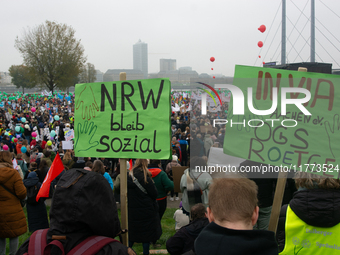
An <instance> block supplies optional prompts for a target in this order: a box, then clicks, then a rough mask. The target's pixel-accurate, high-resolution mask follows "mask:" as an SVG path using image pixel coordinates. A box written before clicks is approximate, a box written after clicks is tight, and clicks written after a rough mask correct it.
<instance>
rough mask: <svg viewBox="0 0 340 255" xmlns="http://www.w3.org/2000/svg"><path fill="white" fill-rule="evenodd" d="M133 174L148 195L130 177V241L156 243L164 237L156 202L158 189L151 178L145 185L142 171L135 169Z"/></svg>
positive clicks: (128, 181)
mask: <svg viewBox="0 0 340 255" xmlns="http://www.w3.org/2000/svg"><path fill="white" fill-rule="evenodd" d="M133 174H134V177H135V178H136V179H137V180H138V182H139V183H140V184H141V186H142V187H143V188H144V189H145V191H146V192H147V194H145V193H144V192H143V191H142V190H141V189H140V188H138V187H137V185H136V184H135V183H134V182H133V180H132V177H131V176H128V180H127V185H128V200H129V203H128V206H129V208H128V216H129V241H131V242H138V243H147V242H155V241H157V240H158V239H159V238H160V236H161V235H162V228H161V222H160V219H159V214H158V205H157V202H156V198H157V189H156V187H155V185H154V183H153V181H152V179H151V178H150V177H148V178H147V183H145V181H144V174H143V171H142V170H141V169H134V170H133Z"/></svg>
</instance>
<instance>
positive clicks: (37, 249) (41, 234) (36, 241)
mask: <svg viewBox="0 0 340 255" xmlns="http://www.w3.org/2000/svg"><path fill="white" fill-rule="evenodd" d="M47 231H48V228H46V229H40V230H37V231H35V232H34V233H33V234H32V235H31V237H30V241H29V243H28V253H27V254H28V255H43V254H44V249H45V247H46V245H47V243H46V236H47Z"/></svg>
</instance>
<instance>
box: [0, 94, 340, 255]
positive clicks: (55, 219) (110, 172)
mask: <svg viewBox="0 0 340 255" xmlns="http://www.w3.org/2000/svg"><path fill="white" fill-rule="evenodd" d="M12 99H13V98H12ZM188 104H191V109H190V111H183V112H180V113H178V112H173V113H172V115H171V135H172V139H171V144H169V146H170V148H171V150H172V159H169V160H157V159H150V160H147V159H131V160H130V161H129V162H130V164H132V165H130V166H129V168H130V169H131V170H130V171H128V173H127V174H128V176H127V178H128V179H127V180H128V181H127V188H128V221H129V229H128V236H129V244H128V247H126V246H124V245H122V244H121V243H119V242H116V241H114V238H116V237H120V236H121V234H122V233H123V232H124V230H122V229H121V227H120V222H119V219H118V212H117V205H116V203H118V202H119V191H120V179H121V176H120V175H121V173H120V162H119V159H117V158H114V157H113V158H93V157H85V158H84V157H75V155H74V152H73V150H70V149H67V150H64V149H63V147H62V141H65V134H66V133H67V132H69V131H70V130H72V129H73V125H74V97H73V96H72V95H68V96H63V97H62V96H61V95H60V94H59V93H58V95H54V96H28V95H21V97H20V100H18V99H16V100H14V99H13V100H7V101H6V103H5V104H4V105H3V107H1V108H0V126H1V130H0V132H1V135H0V139H1V140H0V145H1V146H0V191H1V192H0V208H1V210H0V255H4V254H6V239H9V254H18V255H20V254H24V253H26V252H28V251H29V246H31V247H33V245H32V244H31V243H39V242H38V237H37V235H32V236H31V238H29V239H28V240H26V241H25V242H24V243H23V244H22V245H21V246H20V247H18V244H19V239H18V237H19V236H21V235H22V234H24V233H26V232H27V224H26V217H25V214H24V211H23V208H22V204H21V202H22V200H25V198H26V205H24V206H26V208H27V221H28V230H29V232H32V233H37V231H40V230H42V229H48V231H47V232H45V235H42V236H43V237H45V239H46V240H47V243H50V244H51V246H53V247H49V248H48V249H51V250H50V252H51V254H59V252H61V251H57V250H64V251H65V253H66V254H67V253H69V252H71V251H73V249H75V247H78V245H80V244H81V243H83V242H86V241H87V240H88V238H91V237H93V236H102V237H106V238H108V239H105V240H106V241H107V242H105V243H103V244H102V243H100V244H101V245H102V246H100V245H98V246H99V247H100V249H99V250H97V251H96V252H94V253H92V254H135V252H134V251H133V245H134V243H142V246H143V254H149V250H150V245H156V243H157V241H158V240H159V239H160V237H161V235H162V225H161V220H162V218H163V215H164V212H165V211H166V208H167V203H168V200H169V201H170V203H171V202H173V201H176V200H180V199H181V204H180V208H179V209H178V210H177V211H176V212H175V215H174V219H175V221H176V231H177V232H176V234H175V235H174V236H172V237H170V238H169V239H168V240H167V242H166V247H167V250H168V252H169V253H170V254H171V255H176V254H187V255H189V254H198V255H199V254H204V255H206V254H268V255H269V254H270V255H271V254H278V253H279V251H280V252H282V251H283V252H284V254H297V253H298V252H300V251H303V252H305V253H304V254H307V253H308V254H317V252H320V251H322V252H324V253H323V254H332V252H335V251H337V250H339V249H340V245H339V247H338V246H337V245H336V239H335V238H334V236H335V235H336V234H337V233H338V232H337V231H338V230H339V231H340V229H339V226H338V223H339V221H340V218H339V217H338V211H337V208H338V207H339V203H337V202H338V201H339V199H340V181H339V180H335V179H330V178H327V176H317V175H312V174H308V173H304V174H303V175H301V173H300V175H298V176H296V177H295V179H291V180H290V181H289V182H288V184H287V189H289V188H291V189H292V190H294V188H292V187H291V186H289V185H293V186H294V185H295V184H296V187H297V189H295V190H294V191H296V192H295V193H294V195H292V194H290V195H289V196H288V197H289V198H288V199H286V200H285V202H286V204H288V205H284V206H283V207H282V210H281V215H280V219H279V224H278V230H277V233H276V235H275V234H274V232H271V231H268V230H267V229H268V221H269V217H268V215H270V211H271V205H272V202H273V190H274V189H275V185H276V182H275V180H274V181H273V180H272V179H269V180H263V181H261V180H250V179H248V178H244V176H238V175H232V176H229V177H230V178H218V179H212V177H211V176H210V174H209V173H206V172H201V171H197V167H196V166H206V165H207V161H208V157H209V154H210V150H211V147H220V148H221V147H223V143H224V135H225V126H224V125H217V126H216V127H213V126H212V122H211V120H212V118H222V119H223V118H226V115H227V110H228V105H227V104H223V105H222V106H221V109H220V111H218V112H213V113H212V112H208V114H207V115H206V116H202V115H201V114H200V112H201V109H200V104H197V103H196V102H191V101H190V98H186V99H185V102H184V103H183V105H187V108H189V107H188ZM57 153H58V154H59V156H60V157H61V160H62V163H63V166H64V170H63V172H62V173H61V174H60V175H59V176H58V177H57V178H56V179H55V180H54V181H53V182H52V184H51V188H50V197H51V198H52V199H53V202H52V206H51V209H50V214H49V217H48V215H47V211H46V205H45V198H40V199H39V200H38V201H36V200H35V199H32V197H34V196H36V194H37V192H38V191H39V189H40V188H41V185H42V183H43V182H44V179H45V177H46V175H47V174H48V172H49V169H50V166H51V165H52V162H53V160H54V158H55V157H56V155H57ZM243 164H256V162H244V163H243ZM178 166H186V167H187V168H186V170H185V171H184V174H183V175H182V178H181V180H180V183H179V186H180V190H181V193H182V196H181V197H180V196H179V194H178V193H176V192H174V182H173V171H172V169H173V168H174V167H178ZM291 193H293V192H291ZM52 195H53V197H52ZM168 197H169V199H168ZM71 212H72V213H71ZM263 215H264V216H263ZM174 227H175V226H174ZM39 233H40V232H39ZM325 233H326V234H325ZM93 240H94V239H93ZM96 242H97V241H96ZM98 244H99V242H98ZM85 246H86V245H85ZM88 246H89V247H91V246H90V245H88ZM35 248H36V249H38V247H35ZM83 248H84V247H80V248H79V249H83ZM84 249H85V248H84ZM91 249H92V248H91ZM37 254H38V252H37ZM41 254H42V253H41ZM60 254H61V253H60ZM85 254H90V253H85ZM301 254H302V253H301Z"/></svg>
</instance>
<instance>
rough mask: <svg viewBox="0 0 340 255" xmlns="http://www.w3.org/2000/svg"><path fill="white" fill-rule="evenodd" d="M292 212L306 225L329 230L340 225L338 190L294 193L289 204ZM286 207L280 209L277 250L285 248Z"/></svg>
mask: <svg viewBox="0 0 340 255" xmlns="http://www.w3.org/2000/svg"><path fill="white" fill-rule="evenodd" d="M289 205H290V208H291V209H292V210H293V212H294V213H295V214H296V215H297V216H298V217H299V218H300V219H301V220H303V221H304V222H306V223H307V224H308V225H311V226H315V227H321V228H330V227H333V226H335V225H337V224H339V223H340V190H325V189H307V190H301V191H297V192H295V193H294V197H293V199H292V200H291V201H290V203H289ZM287 207H288V205H284V206H283V207H282V208H281V212H280V218H279V223H278V226H277V232H276V238H277V242H278V244H279V250H280V251H282V250H283V249H284V246H285V224H286V212H287Z"/></svg>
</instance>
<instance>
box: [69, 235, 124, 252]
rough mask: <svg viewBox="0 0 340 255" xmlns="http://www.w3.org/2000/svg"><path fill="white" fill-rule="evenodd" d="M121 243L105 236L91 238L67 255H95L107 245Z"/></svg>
mask: <svg viewBox="0 0 340 255" xmlns="http://www.w3.org/2000/svg"><path fill="white" fill-rule="evenodd" d="M112 242H119V241H117V240H115V239H113V238H109V237H105V236H90V237H88V238H86V239H85V240H84V241H82V242H81V243H80V244H78V245H77V246H76V247H74V248H73V249H72V250H71V251H70V252H69V253H67V255H81V254H87V255H94V254H96V253H97V252H99V251H100V250H101V249H102V248H103V247H104V246H105V245H107V244H109V243H112Z"/></svg>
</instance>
